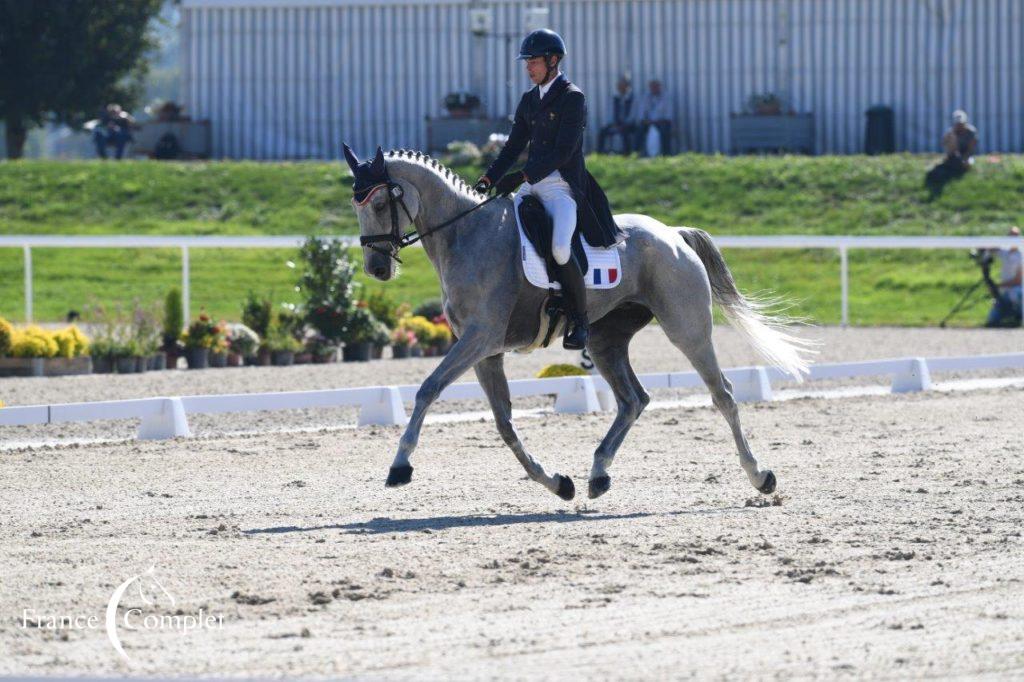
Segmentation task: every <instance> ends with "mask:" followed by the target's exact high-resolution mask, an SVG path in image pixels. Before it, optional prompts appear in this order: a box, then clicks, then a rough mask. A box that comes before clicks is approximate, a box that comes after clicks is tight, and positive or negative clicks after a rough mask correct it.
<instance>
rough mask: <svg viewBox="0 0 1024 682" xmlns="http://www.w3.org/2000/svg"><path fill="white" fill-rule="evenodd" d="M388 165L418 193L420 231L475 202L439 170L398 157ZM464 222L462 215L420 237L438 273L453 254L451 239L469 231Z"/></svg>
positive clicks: (454, 241)
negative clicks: (461, 218)
mask: <svg viewBox="0 0 1024 682" xmlns="http://www.w3.org/2000/svg"><path fill="white" fill-rule="evenodd" d="M388 167H389V172H390V173H391V175H392V177H394V178H400V179H403V180H406V181H408V182H409V183H411V184H412V185H413V186H414V187H415V188H416V191H417V192H418V193H419V195H420V210H419V215H417V216H416V230H417V231H418V232H419V233H420V234H424V233H426V232H427V231H429V230H431V229H433V228H435V227H437V226H438V225H440V224H442V223H444V222H446V221H448V220H451V219H452V218H454V217H455V216H457V215H458V214H459V213H462V212H463V211H467V210H469V209H471V208H473V206H475V205H476V204H477V201H476V200H475V199H473V197H472V196H470V195H469V194H468V193H467V192H463V191H460V189H458V188H457V187H455V186H454V185H453V184H452V182H451V180H449V179H448V178H446V177H445V176H444V173H443V172H439V171H437V170H435V169H433V168H429V167H426V166H422V165H420V164H418V163H416V162H412V161H404V160H401V159H396V160H394V161H389V164H388ZM471 215H472V214H471ZM467 218H468V216H467ZM466 224H467V220H466V219H463V220H458V221H456V222H455V223H452V224H451V225H448V226H447V227H443V228H441V229H440V230H438V231H436V232H432V233H430V234H427V235H426V236H424V237H423V238H422V239H421V241H422V243H423V250H424V251H426V254H427V258H429V259H430V261H431V262H432V263H433V264H434V268H435V269H436V270H437V271H438V274H439V275H441V276H442V277H443V270H444V269H445V267H446V266H447V264H448V262H449V261H450V260H451V259H452V258H454V257H455V254H456V250H455V248H454V245H455V243H456V242H457V241H459V240H460V238H465V237H466V236H468V234H469V233H470V231H469V230H466V229H465V228H466Z"/></svg>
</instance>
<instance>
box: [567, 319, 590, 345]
mask: <svg viewBox="0 0 1024 682" xmlns="http://www.w3.org/2000/svg"><path fill="white" fill-rule="evenodd" d="M589 339H590V325H588V324H587V321H586V320H585V319H584V320H580V319H576V320H572V322H571V325H570V327H569V328H568V329H566V332H565V338H563V339H562V348H564V349H565V350H583V349H584V348H586V347H587V341H588V340H589Z"/></svg>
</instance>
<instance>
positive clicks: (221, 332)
mask: <svg viewBox="0 0 1024 682" xmlns="http://www.w3.org/2000/svg"><path fill="white" fill-rule="evenodd" d="M226 329H227V325H226V324H225V323H223V322H221V323H220V324H218V325H217V327H216V330H217V332H216V334H217V335H216V337H215V338H214V340H213V345H211V346H210V367H216V368H218V369H223V368H224V367H227V366H228V351H229V350H230V346H229V344H228V337H227V333H226Z"/></svg>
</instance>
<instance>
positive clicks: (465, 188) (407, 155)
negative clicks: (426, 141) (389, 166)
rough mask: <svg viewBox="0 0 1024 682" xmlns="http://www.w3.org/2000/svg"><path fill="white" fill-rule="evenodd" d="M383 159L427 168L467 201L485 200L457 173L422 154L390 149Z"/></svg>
mask: <svg viewBox="0 0 1024 682" xmlns="http://www.w3.org/2000/svg"><path fill="white" fill-rule="evenodd" d="M384 158H385V159H400V160H403V161H409V162H411V163H414V164H416V165H418V166H421V167H423V168H427V169H429V170H431V171H433V172H434V174H435V175H437V176H438V177H440V178H443V179H444V180H445V181H446V182H447V183H448V186H449V187H451V188H452V189H453V190H454V191H455V192H457V193H459V194H461V195H462V196H464V197H467V198H469V199H473V200H474V201H479V200H480V199H483V198H486V197H485V196H484V195H483V194H480V193H479V192H477V191H476V190H474V189H473V188H472V187H470V186H469V185H468V184H466V181H465V180H463V179H462V178H461V177H460V176H459V174H458V173H456V172H455V171H453V170H452V169H450V168H448V167H447V166H445V165H444V164H443V163H441V162H440V161H438V160H437V159H435V158H433V157H431V156H429V155H427V154H424V153H423V152H420V151H416V150H413V149H392V150H390V151H388V152H386V153H385V154H384Z"/></svg>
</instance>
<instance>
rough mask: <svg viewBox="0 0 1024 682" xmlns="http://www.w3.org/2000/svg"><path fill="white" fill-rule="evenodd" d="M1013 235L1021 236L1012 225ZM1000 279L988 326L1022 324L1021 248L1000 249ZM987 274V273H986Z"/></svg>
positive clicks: (1010, 233) (989, 314)
mask: <svg viewBox="0 0 1024 682" xmlns="http://www.w3.org/2000/svg"><path fill="white" fill-rule="evenodd" d="M1008 234H1009V236H1011V237H1019V236H1020V228H1018V227H1011V228H1010V232H1009V233H1008ZM997 254H998V256H999V265H1000V267H999V281H997V282H996V283H995V284H996V286H997V287H998V294H999V295H998V296H996V298H995V299H994V300H993V301H992V309H991V310H989V312H988V319H987V320H986V321H985V326H986V327H1007V326H1012V327H1019V326H1020V324H1021V270H1022V268H1024V265H1022V259H1021V253H1020V249H1018V248H1017V247H1014V248H1011V249H999V251H998V252H997ZM986 276H987V273H986Z"/></svg>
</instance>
